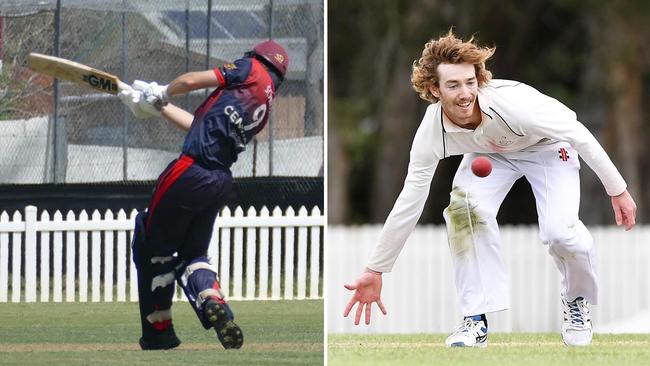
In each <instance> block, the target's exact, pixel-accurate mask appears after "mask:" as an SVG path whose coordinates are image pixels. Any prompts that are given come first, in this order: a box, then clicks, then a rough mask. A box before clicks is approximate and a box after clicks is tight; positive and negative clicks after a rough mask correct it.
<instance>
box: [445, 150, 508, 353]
mask: <svg viewBox="0 0 650 366" xmlns="http://www.w3.org/2000/svg"><path fill="white" fill-rule="evenodd" d="M476 156H477V155H476V154H466V155H465V157H464V158H463V160H462V162H461V164H460V166H459V167H458V170H457V171H456V175H455V177H454V182H453V188H452V191H451V195H450V202H449V206H448V207H447V208H446V209H445V210H444V213H443V214H444V217H445V221H446V223H447V232H448V239H449V248H450V251H451V255H452V263H453V266H454V277H455V281H456V290H457V293H458V295H459V301H460V310H461V312H462V314H463V316H465V319H464V321H463V323H462V324H461V325H460V326H459V327H458V329H456V331H455V332H454V333H453V334H452V335H451V336H449V337H448V338H447V341H446V343H447V345H448V346H478V347H481V346H485V345H487V319H486V318H485V313H488V312H494V311H500V310H505V309H507V308H508V306H509V293H508V280H507V275H506V270H505V265H504V263H503V259H502V258H501V250H500V239H499V228H498V225H497V221H496V215H497V212H498V210H499V206H500V205H501V203H502V202H503V199H504V198H505V196H506V194H507V193H508V191H509V190H510V188H511V187H512V185H513V184H514V182H515V181H516V180H517V179H519V177H521V173H519V172H518V171H517V170H516V168H515V167H514V166H513V165H511V164H510V163H509V162H508V161H507V160H506V159H504V158H503V157H501V156H500V155H497V154H493V155H488V158H489V159H490V161H491V162H492V166H493V169H492V173H491V174H490V175H489V176H487V177H485V178H479V177H477V176H475V175H474V174H473V173H472V172H471V169H470V165H471V162H472V160H473V159H474V158H475V157H476Z"/></svg>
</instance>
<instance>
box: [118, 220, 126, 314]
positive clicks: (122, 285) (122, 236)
mask: <svg viewBox="0 0 650 366" xmlns="http://www.w3.org/2000/svg"><path fill="white" fill-rule="evenodd" d="M117 219H118V220H126V212H124V210H119V211H118V212H117ZM126 261H127V258H126V231H125V230H119V231H118V232H117V301H126Z"/></svg>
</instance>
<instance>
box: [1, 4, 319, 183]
mask: <svg viewBox="0 0 650 366" xmlns="http://www.w3.org/2000/svg"><path fill="white" fill-rule="evenodd" d="M323 14H324V8H323V1H320V0H220V1H217V0H181V1H178V0H102V1H87V0H58V1H57V0H23V1H9V2H6V1H3V2H0V153H2V155H3V157H4V158H3V159H2V162H0V184H7V183H9V184H26V183H29V184H38V183H89V182H107V181H111V182H116V181H117V182H137V181H147V180H155V179H156V177H157V175H158V174H159V172H160V171H161V170H162V169H164V167H165V166H166V164H167V163H168V162H169V161H170V160H171V159H173V158H175V157H177V156H178V154H179V152H180V147H181V145H182V141H183V136H184V134H185V133H184V132H181V131H179V130H178V129H176V128H174V127H173V126H171V125H169V124H167V123H166V122H165V121H164V120H162V119H160V118H152V119H136V118H134V117H133V116H132V115H131V113H130V112H129V111H128V109H127V108H126V107H125V106H124V105H122V103H121V102H120V101H119V99H118V98H116V97H114V96H109V95H106V94H99V93H96V92H95V91H93V90H90V89H87V88H84V87H81V86H79V85H75V84H73V83H69V82H57V81H53V80H52V79H51V78H49V77H45V76H42V75H38V74H35V73H33V72H31V71H30V70H29V69H27V68H26V60H27V55H28V53H29V52H39V53H44V54H49V55H55V56H60V57H63V58H67V59H71V60H74V61H77V62H81V63H84V64H87V65H91V66H93V67H96V68H98V69H102V70H105V71H108V72H110V73H113V74H115V75H117V76H119V77H120V79H121V80H123V81H125V82H127V83H131V82H132V81H133V80H135V79H140V80H148V81H157V82H159V83H163V84H164V83H168V82H170V81H171V80H172V79H174V78H175V77H176V76H178V75H180V74H182V73H184V72H188V71H197V70H207V69H211V68H213V67H215V66H220V65H222V64H224V63H227V62H232V61H234V60H235V59H237V58H239V57H241V56H243V54H244V52H245V51H248V50H250V49H251V48H252V47H253V46H254V45H255V44H257V43H259V42H261V41H265V40H267V39H273V40H275V41H277V42H279V43H281V44H282V45H284V46H285V48H286V49H287V52H288V55H289V58H290V65H289V69H288V73H287V76H286V79H285V81H284V82H283V85H282V87H281V88H279V90H278V94H277V95H276V97H275V98H274V103H273V104H274V105H273V113H272V114H271V117H270V120H269V126H268V127H267V128H265V130H264V131H262V132H261V133H260V134H259V135H258V136H257V137H256V139H255V140H254V141H252V142H251V143H250V144H249V146H248V147H247V150H246V151H245V152H244V153H242V154H240V158H239V160H240V161H239V162H238V164H236V166H235V167H234V169H233V173H234V176H235V177H249V176H303V177H304V176H308V177H315V176H318V175H319V173H321V168H322V165H323V84H324V82H323V74H324V66H323V65H324V62H323V55H324V53H323V30H324V21H323ZM206 96H207V92H206V91H196V92H193V93H190V94H189V95H186V96H180V97H176V98H174V100H173V102H174V103H175V104H177V105H180V106H181V107H184V108H185V109H187V110H189V111H193V110H194V109H195V108H196V107H197V106H198V105H199V103H200V102H201V101H202V100H203V99H204V98H205V97H206Z"/></svg>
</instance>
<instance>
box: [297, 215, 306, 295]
mask: <svg viewBox="0 0 650 366" xmlns="http://www.w3.org/2000/svg"><path fill="white" fill-rule="evenodd" d="M307 216H308V213H307V209H306V208H305V206H302V207H300V210H298V217H307ZM297 281H298V295H297V298H298V299H304V298H305V286H306V284H307V227H306V226H301V227H300V228H299V229H298V280H297Z"/></svg>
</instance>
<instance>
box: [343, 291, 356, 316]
mask: <svg viewBox="0 0 650 366" xmlns="http://www.w3.org/2000/svg"><path fill="white" fill-rule="evenodd" d="M356 302H357V298H356V296H352V298H351V299H350V301H349V302H348V305H347V306H346V307H345V310H343V316H345V317H347V316H348V314H350V310H352V307H353V306H354V304H355V303H356Z"/></svg>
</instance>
